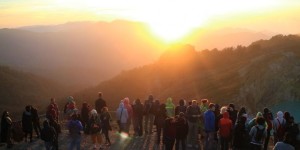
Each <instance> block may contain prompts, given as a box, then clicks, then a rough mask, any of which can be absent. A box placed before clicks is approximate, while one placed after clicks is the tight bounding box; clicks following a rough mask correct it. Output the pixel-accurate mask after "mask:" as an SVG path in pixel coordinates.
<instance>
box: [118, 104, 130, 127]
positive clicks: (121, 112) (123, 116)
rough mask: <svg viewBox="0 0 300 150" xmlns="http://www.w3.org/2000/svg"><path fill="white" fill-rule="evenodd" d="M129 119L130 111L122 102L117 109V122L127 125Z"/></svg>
mask: <svg viewBox="0 0 300 150" xmlns="http://www.w3.org/2000/svg"><path fill="white" fill-rule="evenodd" d="M128 117H129V115H128V111H127V109H126V107H125V106H124V103H123V102H121V103H120V105H119V108H118V109H117V120H120V122H121V123H127V120H128Z"/></svg>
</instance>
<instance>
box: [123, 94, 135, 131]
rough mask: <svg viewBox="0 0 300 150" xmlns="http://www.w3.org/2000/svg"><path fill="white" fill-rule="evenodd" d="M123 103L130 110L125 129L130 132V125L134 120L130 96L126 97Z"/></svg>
mask: <svg viewBox="0 0 300 150" xmlns="http://www.w3.org/2000/svg"><path fill="white" fill-rule="evenodd" d="M123 103H124V107H125V108H126V109H127V112H128V119H127V124H126V128H125V130H126V132H127V133H129V130H130V125H131V122H132V116H133V110H132V106H131V105H130V101H129V98H128V97H126V98H124V100H123Z"/></svg>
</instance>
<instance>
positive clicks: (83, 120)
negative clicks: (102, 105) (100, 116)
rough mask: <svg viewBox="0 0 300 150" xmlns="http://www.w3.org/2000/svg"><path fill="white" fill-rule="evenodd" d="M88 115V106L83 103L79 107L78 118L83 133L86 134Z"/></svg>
mask: <svg viewBox="0 0 300 150" xmlns="http://www.w3.org/2000/svg"><path fill="white" fill-rule="evenodd" d="M89 113H90V106H89V105H88V103H87V102H84V103H83V104H82V107H81V115H80V118H81V123H82V126H83V130H84V133H86V134H87V131H88V121H89Z"/></svg>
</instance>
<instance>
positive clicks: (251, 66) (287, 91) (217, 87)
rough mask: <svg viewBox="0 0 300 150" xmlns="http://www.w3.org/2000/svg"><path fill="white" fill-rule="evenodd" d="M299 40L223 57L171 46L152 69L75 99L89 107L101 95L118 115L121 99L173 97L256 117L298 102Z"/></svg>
mask: <svg viewBox="0 0 300 150" xmlns="http://www.w3.org/2000/svg"><path fill="white" fill-rule="evenodd" d="M299 49H300V37H299V36H295V35H288V36H283V35H277V36H274V37H272V38H271V39H269V40H259V41H256V42H253V43H252V44H250V45H249V46H248V47H243V46H237V47H235V48H226V49H223V50H222V51H218V50H216V49H213V50H204V51H196V50H195V48H194V47H193V46H191V45H173V46H171V47H170V48H169V49H168V50H167V51H166V52H165V53H164V54H163V55H162V56H161V57H160V59H159V60H158V61H156V62H155V63H153V64H149V65H145V66H141V67H137V68H135V69H132V70H128V71H123V72H122V73H120V74H119V75H117V76H116V77H114V78H112V79H110V80H106V81H104V82H102V83H100V84H99V85H98V86H96V87H94V88H89V89H86V90H83V91H82V92H79V93H77V94H76V95H75V97H76V98H77V99H78V100H79V101H82V100H87V101H89V102H90V103H91V104H93V101H92V100H94V99H95V98H96V96H97V92H99V91H101V92H103V93H104V97H105V99H107V101H108V104H109V105H110V106H111V107H112V109H115V108H116V107H117V105H118V103H119V101H120V100H121V99H123V98H124V97H127V96H128V97H129V98H131V100H134V99H136V98H140V99H141V100H142V101H143V100H145V99H146V97H147V96H148V95H149V94H153V95H154V97H155V98H156V99H159V100H161V101H165V99H166V98H167V97H169V96H171V97H173V98H174V100H175V101H176V102H177V101H178V100H179V99H180V98H186V99H187V100H191V99H200V98H208V99H210V100H212V101H213V102H216V103H220V104H228V103H230V102H234V103H236V104H237V105H239V106H242V105H244V106H246V107H247V108H249V110H252V111H256V110H257V109H260V110H261V109H262V108H263V107H264V106H270V107H271V106H273V105H275V104H277V103H279V102H288V101H299V99H300V86H299V85H300V51H299Z"/></svg>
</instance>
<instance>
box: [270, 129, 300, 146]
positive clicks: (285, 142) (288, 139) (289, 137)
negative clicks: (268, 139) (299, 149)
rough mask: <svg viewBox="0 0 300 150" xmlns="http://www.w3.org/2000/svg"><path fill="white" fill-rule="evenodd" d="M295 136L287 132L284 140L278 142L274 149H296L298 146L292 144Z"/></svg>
mask: <svg viewBox="0 0 300 150" xmlns="http://www.w3.org/2000/svg"><path fill="white" fill-rule="evenodd" d="M293 140H294V139H293V136H292V135H291V133H288V132H287V133H286V134H285V135H284V139H283V141H282V142H277V143H276V144H275V146H274V148H273V150H296V148H295V147H294V146H293V145H292V144H291V143H292V141H293Z"/></svg>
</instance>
